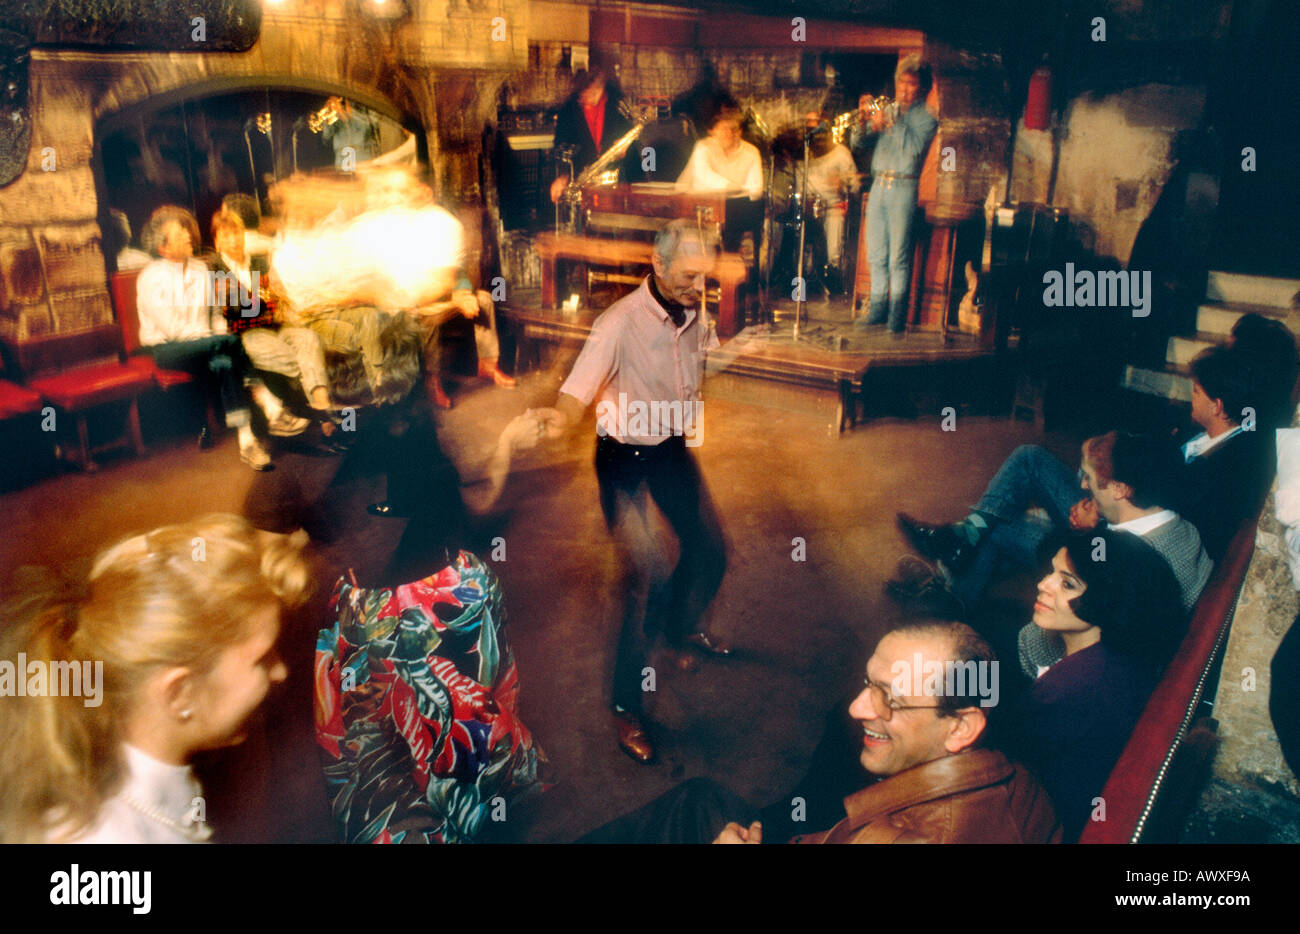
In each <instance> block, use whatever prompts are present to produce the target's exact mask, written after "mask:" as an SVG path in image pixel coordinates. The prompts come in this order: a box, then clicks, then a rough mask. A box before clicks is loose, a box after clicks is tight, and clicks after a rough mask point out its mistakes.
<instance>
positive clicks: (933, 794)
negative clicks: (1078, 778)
mask: <svg viewBox="0 0 1300 934" xmlns="http://www.w3.org/2000/svg"><path fill="white" fill-rule="evenodd" d="M844 809H845V811H846V812H847V813H848V817H846V818H845V819H844V820H842V821H840V822H839V823H838V824H836V825H835V826H834V827H832V828H831V829H830V830H826V831H823V832H821V833H814V834H807V835H805V836H801V837H796V838H795V839H794V840H793V841H792V842H794V843H1059V842H1061V825H1060V823H1059V822H1058V821H1057V819H1056V813H1055V812H1054V811H1053V810H1052V804H1051V801H1049V800H1048V797H1047V793H1046V792H1045V791H1043V789H1042V788H1041V787H1040V786H1039V784H1038V782H1037V781H1035V779H1034V777H1033V776H1032V775H1030V774H1029V773H1028V772H1027V771H1025V769H1024V768H1023V767H1021V766H1019V765H1015V764H1013V763H1011V762H1009V761H1007V758H1006V757H1005V756H1004V755H1002V753H1000V752H997V751H995V750H992V749H972V750H969V751H966V752H961V753H957V754H956V755H952V756H945V757H944V758H942V759H935V760H934V761H933V762H926V763H925V764H923V765H918V766H914V767H912V768H910V769H907V770H905V771H902V772H899V773H898V774H897V775H892V776H890V777H889V778H886V779H883V780H881V781H880V782H878V783H876V784H875V785H872V786H871V787H869V788H864V789H863V790H862V791H859V792H858V793H857V794H854V795H850V796H849V797H847V798H845V799H844Z"/></svg>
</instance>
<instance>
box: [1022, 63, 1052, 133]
mask: <svg viewBox="0 0 1300 934" xmlns="http://www.w3.org/2000/svg"><path fill="white" fill-rule="evenodd" d="M1051 125H1052V69H1050V68H1048V67H1047V63H1046V62H1043V64H1041V65H1039V66H1038V67H1037V68H1035V69H1034V73H1033V74H1032V75H1030V76H1029V95H1028V97H1027V98H1026V100H1025V129H1026V130H1046V129H1049V128H1050V127H1051Z"/></svg>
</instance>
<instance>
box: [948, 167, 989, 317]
mask: <svg viewBox="0 0 1300 934" xmlns="http://www.w3.org/2000/svg"><path fill="white" fill-rule="evenodd" d="M997 210H998V197H997V187H996V186H994V187H993V188H990V189H989V196H988V197H987V198H986V199H984V252H983V254H982V255H981V256H980V268H979V272H976V271H975V268H974V266H972V265H971V263H970V261H969V260H967V261H966V268H965V270H964V272H965V275H966V294H965V295H963V296H962V299H961V304H960V305H958V306H957V326H958V327H959V328H960V329H961V330H962V331H964V332H966V333H968V334H978V333H979V331H980V314H981V313H982V311H983V305H984V295H983V293H982V292H980V277H981V276H982V275H984V274H985V273H987V272H988V270H989V267H990V266H991V265H992V263H993V218H994V216H995V215H996V214H997Z"/></svg>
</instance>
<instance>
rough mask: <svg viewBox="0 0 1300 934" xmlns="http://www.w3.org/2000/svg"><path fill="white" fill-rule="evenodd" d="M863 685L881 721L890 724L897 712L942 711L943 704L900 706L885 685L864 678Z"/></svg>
mask: <svg viewBox="0 0 1300 934" xmlns="http://www.w3.org/2000/svg"><path fill="white" fill-rule="evenodd" d="M862 683H863V684H864V685H865V686H866V689H867V690H868V691H870V692H871V706H872V707H874V708H875V709H876V712H877V713H878V714H879V715H880V719H881V720H884V721H885V722H886V723H888V722H889V721H890V720H892V719H893V717H894V711H895V710H942V709H943V704H900V703H899V702H898V701H896V700H895V699H894V695H892V694H890V693H889V688H887V687H885V686H884V685H883V684H879V683H877V682H875V681H872V680H871V679H870V678H863V679H862Z"/></svg>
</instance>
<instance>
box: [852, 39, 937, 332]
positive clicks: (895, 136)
mask: <svg viewBox="0 0 1300 934" xmlns="http://www.w3.org/2000/svg"><path fill="white" fill-rule="evenodd" d="M930 83H931V77H930V66H929V65H927V64H925V63H924V62H923V61H922V60H921V56H919V55H908V56H907V57H906V58H904V59H903V60H902V61H900V62H899V63H898V68H897V69H895V71H894V98H895V102H894V104H893V105H892V106H890V107H883V108H881V107H873V106H872V105H873V103H874V101H873V100H872V98H871V96H870V95H865V94H864V95H863V96H862V98H861V99H860V100H859V102H858V123H857V125H856V126H855V127H854V128H853V132H852V134H851V135H850V145H851V146H852V148H853V149H854V150H858V149H861V148H862V147H863V146H864V145H865V144H866V143H867V142H868V141H870V140H871V139H872V138H873V137H874V138H875V140H876V149H875V152H874V153H873V154H872V157H871V176H872V184H871V193H870V199H871V200H870V201H869V202H868V205H867V262H868V263H869V264H870V266H871V298H870V305H869V310H868V312H867V316H866V317H865V318H862V319H860V323H861V324H865V325H866V326H871V325H878V324H885V323H886V318H888V324H889V330H890V331H891V332H893V333H894V334H897V335H900V336H901V335H902V333H903V329H904V327H905V326H906V324H907V295H908V289H909V286H910V285H911V281H912V250H911V246H912V219H913V215H914V214H915V212H916V189H917V183H918V180H919V178H920V174H921V165H922V164H923V163H924V162H925V156H926V153H927V152H928V151H929V149H930V142H931V141H932V140H933V139H934V134H935V131H936V130H937V129H938V127H939V121H938V120H936V119H935V118H934V115H933V114H931V113H930V112H929V111H928V110H926V108H925V103H924V101H925V96H926V95H927V94H928V93H929V92H930Z"/></svg>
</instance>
